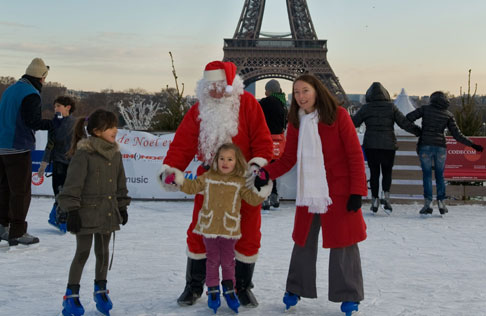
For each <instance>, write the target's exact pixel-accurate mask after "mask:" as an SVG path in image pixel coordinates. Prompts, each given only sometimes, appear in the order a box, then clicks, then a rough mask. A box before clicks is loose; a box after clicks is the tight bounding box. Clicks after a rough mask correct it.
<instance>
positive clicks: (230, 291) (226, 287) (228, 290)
mask: <svg viewBox="0 0 486 316" xmlns="http://www.w3.org/2000/svg"><path fill="white" fill-rule="evenodd" d="M221 284H222V285H223V296H224V299H225V300H226V304H228V307H229V308H231V309H232V310H233V311H234V312H235V313H237V314H238V307H240V301H239V300H238V297H236V295H235V290H234V287H233V281H232V280H224V281H223V282H221Z"/></svg>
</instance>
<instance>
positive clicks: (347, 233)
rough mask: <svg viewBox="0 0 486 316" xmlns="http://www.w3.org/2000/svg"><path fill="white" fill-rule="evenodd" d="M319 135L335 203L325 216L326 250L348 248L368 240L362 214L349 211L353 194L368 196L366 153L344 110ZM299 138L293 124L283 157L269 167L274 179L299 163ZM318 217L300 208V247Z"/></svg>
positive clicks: (297, 220)
mask: <svg viewBox="0 0 486 316" xmlns="http://www.w3.org/2000/svg"><path fill="white" fill-rule="evenodd" d="M318 131H319V136H320V138H321V143H322V154H323V155H324V165H325V169H326V177H327V183H328V186H329V195H330V197H331V199H332V201H333V203H332V205H331V206H330V207H329V209H328V211H327V213H325V214H322V215H321V226H322V236H323V247H324V248H341V247H347V246H350V245H353V244H355V243H357V242H360V241H363V240H365V239H366V224H365V222H364V219H363V215H362V213H361V210H358V212H349V211H347V209H346V204H347V201H348V198H349V196H350V195H351V194H358V195H362V196H366V195H367V194H368V189H367V186H366V173H365V166H364V158H363V152H362V150H361V145H360V143H359V139H358V136H357V134H356V130H355V128H354V125H353V122H352V121H351V118H350V116H349V114H348V112H347V111H346V110H345V109H344V108H342V107H339V108H338V113H337V119H336V121H335V122H334V123H333V124H332V125H326V124H323V123H319V124H318ZM298 138H299V130H298V129H296V128H295V127H294V126H293V125H292V124H289V125H288V128H287V144H286V146H285V152H284V154H283V156H282V157H281V158H280V159H279V160H277V161H275V162H274V163H272V164H270V165H269V166H266V167H265V169H266V170H267V171H268V173H269V175H270V178H271V179H275V178H278V177H280V176H281V175H283V174H284V173H286V172H288V171H289V170H290V169H291V168H292V167H293V166H294V165H295V163H296V162H297V144H298ZM314 215H315V214H311V213H309V212H307V207H301V206H298V207H297V210H296V214H295V221H294V231H293V233H292V238H293V240H294V241H295V243H297V244H298V245H300V246H304V245H305V242H306V240H307V234H308V233H309V230H310V225H311V222H312V218H313V216H314Z"/></svg>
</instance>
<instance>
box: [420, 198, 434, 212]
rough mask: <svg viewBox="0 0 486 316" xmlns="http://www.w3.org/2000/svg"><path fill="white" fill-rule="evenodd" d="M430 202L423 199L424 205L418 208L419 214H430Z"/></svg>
mask: <svg viewBox="0 0 486 316" xmlns="http://www.w3.org/2000/svg"><path fill="white" fill-rule="evenodd" d="M431 203H432V201H431V200H425V201H424V206H423V207H422V209H421V210H420V212H419V214H420V215H422V216H427V215H432V211H433V210H432V207H430V204H431Z"/></svg>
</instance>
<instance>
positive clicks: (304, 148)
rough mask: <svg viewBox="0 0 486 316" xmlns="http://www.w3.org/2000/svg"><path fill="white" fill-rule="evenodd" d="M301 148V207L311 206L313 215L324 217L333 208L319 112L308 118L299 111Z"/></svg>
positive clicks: (297, 202) (298, 179)
mask: <svg viewBox="0 0 486 316" xmlns="http://www.w3.org/2000/svg"><path fill="white" fill-rule="evenodd" d="M299 116H300V127H299V143H298V145H297V199H296V204H297V206H308V208H309V210H308V211H309V213H318V214H323V213H326V212H327V208H328V206H329V205H331V204H332V200H331V198H330V197H329V187H328V186H327V178H326V168H325V167H324V156H323V155H322V144H321V138H320V137H319V132H318V129H317V124H318V123H319V116H318V115H317V110H315V111H314V112H312V113H309V114H305V112H304V111H303V110H299Z"/></svg>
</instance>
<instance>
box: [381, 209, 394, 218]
mask: <svg viewBox="0 0 486 316" xmlns="http://www.w3.org/2000/svg"><path fill="white" fill-rule="evenodd" d="M383 212H385V214H386V215H388V216H390V215H391V213H392V211H391V210H387V209H383Z"/></svg>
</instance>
